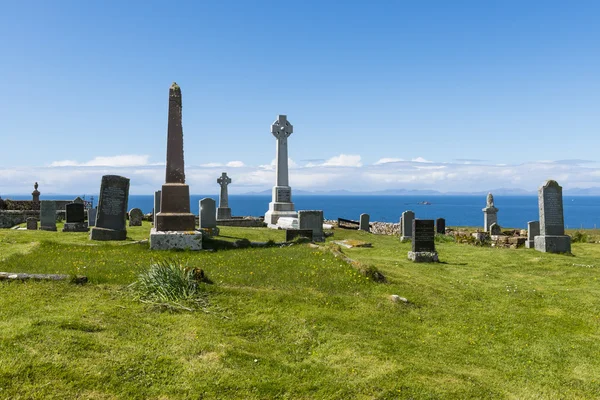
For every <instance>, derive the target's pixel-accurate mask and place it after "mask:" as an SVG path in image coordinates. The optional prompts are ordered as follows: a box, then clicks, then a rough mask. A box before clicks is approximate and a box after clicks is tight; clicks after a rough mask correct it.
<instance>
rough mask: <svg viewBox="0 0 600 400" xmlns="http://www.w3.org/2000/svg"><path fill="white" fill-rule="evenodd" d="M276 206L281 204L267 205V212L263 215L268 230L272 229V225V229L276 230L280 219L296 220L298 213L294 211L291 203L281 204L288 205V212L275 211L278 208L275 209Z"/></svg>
mask: <svg viewBox="0 0 600 400" xmlns="http://www.w3.org/2000/svg"><path fill="white" fill-rule="evenodd" d="M278 204H282V203H269V211H267V212H266V214H265V222H266V223H267V225H268V226H269V228H271V227H272V226H271V225H274V226H273V228H274V229H278V228H279V227H277V221H278V220H279V218H281V217H291V218H298V213H297V212H296V211H294V204H293V203H283V204H285V205H289V206H290V208H291V209H290V210H277V208H279V207H277V205H278Z"/></svg>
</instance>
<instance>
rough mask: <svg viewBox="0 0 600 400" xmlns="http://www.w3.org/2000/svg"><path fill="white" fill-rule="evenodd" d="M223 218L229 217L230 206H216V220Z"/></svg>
mask: <svg viewBox="0 0 600 400" xmlns="http://www.w3.org/2000/svg"><path fill="white" fill-rule="evenodd" d="M223 219H231V208H229V207H219V208H217V221H219V220H223Z"/></svg>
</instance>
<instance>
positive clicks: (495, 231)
mask: <svg viewBox="0 0 600 400" xmlns="http://www.w3.org/2000/svg"><path fill="white" fill-rule="evenodd" d="M489 233H490V235H502V228H501V227H500V225H498V223H497V222H494V223H493V224H492V225H490V232H489Z"/></svg>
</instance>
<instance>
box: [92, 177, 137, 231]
mask: <svg viewBox="0 0 600 400" xmlns="http://www.w3.org/2000/svg"><path fill="white" fill-rule="evenodd" d="M128 200H129V179H127V178H124V177H122V176H118V175H104V176H103V177H102V183H101V184H100V199H99V200H98V211H97V214H96V226H94V227H93V228H92V231H91V233H90V239H92V240H125V239H126V238H127V228H126V224H125V215H126V214H127V202H128Z"/></svg>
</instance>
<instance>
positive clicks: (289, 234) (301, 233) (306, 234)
mask: <svg viewBox="0 0 600 400" xmlns="http://www.w3.org/2000/svg"><path fill="white" fill-rule="evenodd" d="M298 237H303V238H306V239H309V240H313V231H312V229H286V230H285V241H286V242H291V241H292V240H294V239H296V238H298Z"/></svg>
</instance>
